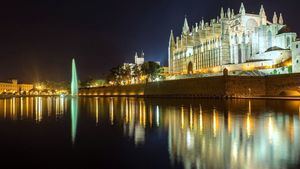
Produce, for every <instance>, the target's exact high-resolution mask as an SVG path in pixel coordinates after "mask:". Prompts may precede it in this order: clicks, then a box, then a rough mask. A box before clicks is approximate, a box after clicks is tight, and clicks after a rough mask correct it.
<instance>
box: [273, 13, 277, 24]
mask: <svg viewBox="0 0 300 169" xmlns="http://www.w3.org/2000/svg"><path fill="white" fill-rule="evenodd" d="M273 23H274V24H277V23H278V17H277V14H276V12H274V15H273Z"/></svg>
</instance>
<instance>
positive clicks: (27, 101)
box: [26, 97, 29, 118]
mask: <svg viewBox="0 0 300 169" xmlns="http://www.w3.org/2000/svg"><path fill="white" fill-rule="evenodd" d="M28 113H29V98H28V97H26V117H27V118H28Z"/></svg>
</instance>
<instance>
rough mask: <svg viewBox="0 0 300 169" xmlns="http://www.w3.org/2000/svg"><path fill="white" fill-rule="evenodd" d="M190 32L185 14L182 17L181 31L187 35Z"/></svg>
mask: <svg viewBox="0 0 300 169" xmlns="http://www.w3.org/2000/svg"><path fill="white" fill-rule="evenodd" d="M189 32H190V28H189V24H188V21H187V18H186V16H185V17H184V23H183V27H182V33H183V34H185V35H187V34H189Z"/></svg>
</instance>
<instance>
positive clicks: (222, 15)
mask: <svg viewBox="0 0 300 169" xmlns="http://www.w3.org/2000/svg"><path fill="white" fill-rule="evenodd" d="M220 18H221V19H223V18H224V9H223V7H221V12H220Z"/></svg>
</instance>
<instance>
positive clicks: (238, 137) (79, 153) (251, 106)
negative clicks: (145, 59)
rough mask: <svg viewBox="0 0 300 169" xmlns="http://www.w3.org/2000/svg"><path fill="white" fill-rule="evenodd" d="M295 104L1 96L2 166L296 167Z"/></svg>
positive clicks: (299, 111)
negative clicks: (6, 97)
mask: <svg viewBox="0 0 300 169" xmlns="http://www.w3.org/2000/svg"><path fill="white" fill-rule="evenodd" d="M299 106H300V101H270V100H269V101H266V100H251V101H250V100H232V101H223V100H190V99H141V98H101V97H85V98H78V99H70V98H69V99H68V98H60V97H24V98H10V99H0V152H1V158H0V161H1V163H0V167H1V168H25V167H26V168H28V167H30V168H139V169H141V168H164V169H165V168H185V169H189V168H215V169H219V168H242V169H243V168H245V169H247V168H249V169H251V168H255V169H260V168H263V169H265V168H272V169H277V168H278V169H285V168H298V166H299V164H300V123H299V119H300V116H299V115H300V107H299ZM4 166H9V167H4Z"/></svg>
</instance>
